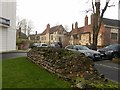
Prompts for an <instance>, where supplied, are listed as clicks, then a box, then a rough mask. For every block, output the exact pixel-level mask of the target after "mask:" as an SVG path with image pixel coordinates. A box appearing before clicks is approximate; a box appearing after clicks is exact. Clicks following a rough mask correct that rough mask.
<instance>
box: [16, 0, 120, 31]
mask: <svg viewBox="0 0 120 90" xmlns="http://www.w3.org/2000/svg"><path fill="white" fill-rule="evenodd" d="M104 2H105V1H103V0H101V5H102V6H101V8H103V6H104V4H105V3H104ZM113 2H114V4H115V5H116V6H115V7H110V8H108V9H107V11H106V12H105V14H104V17H106V18H110V19H118V3H117V2H118V0H111V2H110V4H113ZM89 8H91V0H17V9H16V10H17V12H16V13H17V20H18V21H19V20H21V19H27V20H30V21H32V22H33V26H34V28H33V30H32V31H33V32H32V33H35V31H37V32H38V33H42V32H43V31H44V30H45V29H46V25H47V24H48V23H49V24H50V26H51V27H53V26H55V25H60V24H62V25H63V26H64V27H65V26H67V27H68V31H70V30H71V28H72V23H73V24H74V23H75V22H78V27H81V26H84V17H85V15H88V18H89V22H90V14H91V13H90V12H89V13H86V12H85V10H87V9H89Z"/></svg>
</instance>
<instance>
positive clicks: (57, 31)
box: [37, 24, 68, 46]
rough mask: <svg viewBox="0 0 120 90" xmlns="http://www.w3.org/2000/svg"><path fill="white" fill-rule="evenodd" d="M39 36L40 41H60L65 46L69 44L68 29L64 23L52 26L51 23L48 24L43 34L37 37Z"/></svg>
mask: <svg viewBox="0 0 120 90" xmlns="http://www.w3.org/2000/svg"><path fill="white" fill-rule="evenodd" d="M38 36H39V42H40V43H47V44H56V43H58V42H60V43H62V44H63V46H65V45H67V44H68V43H67V41H68V40H67V39H68V37H67V31H66V30H65V29H64V27H63V26H62V25H57V26H54V27H51V28H50V24H47V26H46V29H45V30H44V31H43V32H42V33H41V34H38V35H37V37H38ZM37 41H38V40H37Z"/></svg>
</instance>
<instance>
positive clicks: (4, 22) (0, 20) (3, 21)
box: [0, 17, 10, 26]
mask: <svg viewBox="0 0 120 90" xmlns="http://www.w3.org/2000/svg"><path fill="white" fill-rule="evenodd" d="M0 24H2V25H7V26H10V20H9V19H6V18H3V17H0Z"/></svg>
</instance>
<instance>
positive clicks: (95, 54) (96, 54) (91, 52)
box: [65, 45, 101, 60]
mask: <svg viewBox="0 0 120 90" xmlns="http://www.w3.org/2000/svg"><path fill="white" fill-rule="evenodd" d="M65 48H66V49H68V50H72V51H79V52H80V53H82V54H84V55H85V56H87V57H89V58H91V59H93V60H101V53H100V52H98V51H95V50H92V49H89V48H88V47H86V46H82V45H68V46H66V47H65Z"/></svg>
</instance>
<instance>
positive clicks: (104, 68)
mask: <svg viewBox="0 0 120 90" xmlns="http://www.w3.org/2000/svg"><path fill="white" fill-rule="evenodd" d="M0 56H2V60H4V59H8V58H16V57H21V56H27V53H25V52H22V53H21V52H18V53H16V52H10V53H4V54H0ZM95 67H96V69H97V70H98V71H99V73H101V74H104V75H105V77H106V78H108V79H111V80H113V81H116V82H119V83H120V78H119V75H120V74H119V72H120V68H119V67H120V65H118V64H115V63H112V62H111V60H102V61H97V62H95Z"/></svg>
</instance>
